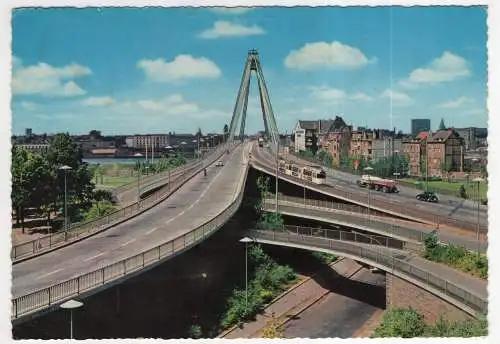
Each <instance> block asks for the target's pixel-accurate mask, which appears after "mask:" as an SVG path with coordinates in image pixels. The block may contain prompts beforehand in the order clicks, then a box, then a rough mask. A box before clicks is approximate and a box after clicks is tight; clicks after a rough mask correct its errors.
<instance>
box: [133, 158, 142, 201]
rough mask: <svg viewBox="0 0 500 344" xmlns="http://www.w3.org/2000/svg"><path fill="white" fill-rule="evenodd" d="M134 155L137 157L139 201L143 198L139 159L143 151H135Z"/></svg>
mask: <svg viewBox="0 0 500 344" xmlns="http://www.w3.org/2000/svg"><path fill="white" fill-rule="evenodd" d="M134 156H135V157H136V158H137V201H139V200H140V199H141V190H140V184H141V166H140V165H139V160H140V159H141V157H142V154H141V153H135V154H134Z"/></svg>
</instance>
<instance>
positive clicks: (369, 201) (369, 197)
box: [363, 166, 373, 221]
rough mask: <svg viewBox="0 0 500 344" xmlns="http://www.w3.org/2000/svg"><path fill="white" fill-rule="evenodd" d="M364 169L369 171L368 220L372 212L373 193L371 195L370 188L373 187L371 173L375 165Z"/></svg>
mask: <svg viewBox="0 0 500 344" xmlns="http://www.w3.org/2000/svg"><path fill="white" fill-rule="evenodd" d="M363 171H365V172H367V173H368V221H371V212H370V207H371V205H370V203H371V195H370V189H371V188H372V184H371V175H370V173H371V172H372V171H373V167H370V166H367V167H365V168H364V169H363Z"/></svg>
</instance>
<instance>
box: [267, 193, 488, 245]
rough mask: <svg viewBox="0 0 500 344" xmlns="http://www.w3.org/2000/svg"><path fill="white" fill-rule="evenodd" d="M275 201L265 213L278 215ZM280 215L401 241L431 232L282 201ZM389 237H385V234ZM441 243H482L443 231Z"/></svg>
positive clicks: (423, 228) (412, 225)
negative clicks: (337, 225) (349, 227)
mask: <svg viewBox="0 0 500 344" xmlns="http://www.w3.org/2000/svg"><path fill="white" fill-rule="evenodd" d="M274 204H275V201H274V200H272V199H269V200H266V202H265V203H264V204H263V210H265V211H274V209H275V206H274ZM278 204H279V211H280V213H282V214H284V215H289V216H294V217H300V218H308V219H312V220H318V221H322V222H328V223H332V224H340V225H343V224H346V225H349V224H351V225H352V226H353V227H355V228H360V227H363V228H366V230H367V231H370V229H371V231H373V232H376V233H379V234H382V235H388V236H391V237H397V238H399V239H402V240H404V239H408V240H417V241H419V242H423V239H424V235H425V234H427V233H430V232H431V229H430V228H425V226H420V227H418V224H417V223H414V224H411V225H410V224H407V225H406V224H405V225H403V224H398V225H394V224H393V223H392V222H391V219H390V218H386V219H384V218H382V217H379V218H377V217H372V218H370V219H369V218H368V217H367V216H366V214H359V213H348V212H345V211H336V210H332V209H328V208H321V207H311V206H307V205H304V204H301V203H298V202H297V203H296V202H290V201H279V203H278ZM360 229H361V228H360ZM384 233H385V234H384ZM439 240H440V241H441V242H443V243H451V244H454V245H460V246H464V247H466V248H467V249H469V250H477V247H478V243H477V241H476V240H474V239H472V238H464V237H460V236H457V235H450V234H447V233H446V230H440V232H439ZM487 248H488V243H487V242H485V241H480V243H479V249H480V250H481V252H483V253H484V252H486V250H487Z"/></svg>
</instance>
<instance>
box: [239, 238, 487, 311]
mask: <svg viewBox="0 0 500 344" xmlns="http://www.w3.org/2000/svg"><path fill="white" fill-rule="evenodd" d="M249 236H250V237H251V238H254V239H257V240H256V241H257V242H258V239H263V240H269V241H275V242H276V243H279V242H283V243H287V242H288V243H294V244H299V245H303V246H308V247H311V248H322V249H326V250H332V251H334V252H338V253H340V254H347V255H350V256H351V257H355V258H353V259H359V260H364V261H365V262H366V263H368V264H370V265H373V266H376V267H379V268H381V269H383V270H386V271H387V272H389V273H391V274H394V275H397V274H398V273H399V275H400V277H402V278H406V279H407V280H410V281H411V280H414V281H417V282H419V283H420V284H421V285H422V286H423V287H424V288H428V290H429V291H430V292H433V293H436V291H437V292H438V293H441V294H442V295H445V296H447V297H449V298H450V299H452V300H455V301H458V302H459V303H460V304H462V305H465V306H466V307H469V308H471V309H473V310H474V311H476V312H482V313H486V312H487V310H488V300H487V297H486V298H485V297H481V296H479V295H476V294H475V293H472V292H470V291H468V290H466V289H464V288H463V287H461V286H459V285H457V284H456V283H453V282H450V281H449V280H446V279H443V278H441V277H440V276H438V275H436V274H433V273H432V272H429V271H426V270H425V269H423V268H422V267H419V266H416V265H414V264H411V263H409V262H407V261H404V260H403V259H399V258H397V257H396V256H395V255H394V254H388V253H384V252H383V251H382V250H381V249H374V248H367V247H363V246H360V245H357V244H354V243H352V242H350V241H344V240H340V238H339V239H330V238H329V239H327V238H324V237H317V236H309V235H305V234H300V235H298V234H295V233H291V232H277V231H261V230H257V231H254V230H251V231H249Z"/></svg>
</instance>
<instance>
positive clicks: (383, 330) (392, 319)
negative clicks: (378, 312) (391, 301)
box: [373, 308, 425, 338]
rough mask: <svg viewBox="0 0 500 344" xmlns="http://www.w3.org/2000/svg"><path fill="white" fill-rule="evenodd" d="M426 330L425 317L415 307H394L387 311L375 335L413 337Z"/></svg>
mask: <svg viewBox="0 0 500 344" xmlns="http://www.w3.org/2000/svg"><path fill="white" fill-rule="evenodd" d="M424 331H425V323H424V317H423V316H422V315H421V314H419V313H418V312H417V311H416V310H414V309H413V308H393V309H390V310H388V311H386V312H385V314H384V317H383V319H382V323H381V324H380V327H378V328H376V329H375V330H374V332H373V337H398V338H413V337H419V336H421V335H422V334H423V333H424Z"/></svg>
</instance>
